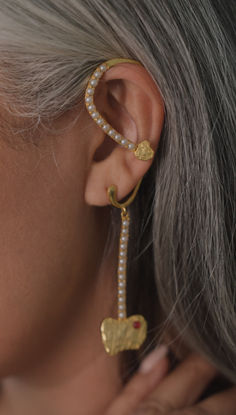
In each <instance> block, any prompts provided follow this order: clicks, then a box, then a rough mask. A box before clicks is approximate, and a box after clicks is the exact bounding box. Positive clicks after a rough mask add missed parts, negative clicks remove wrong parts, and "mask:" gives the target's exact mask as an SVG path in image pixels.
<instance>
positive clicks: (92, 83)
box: [85, 58, 154, 160]
mask: <svg viewBox="0 0 236 415" xmlns="http://www.w3.org/2000/svg"><path fill="white" fill-rule="evenodd" d="M124 62H129V63H134V64H138V65H141V63H140V62H138V61H136V60H133V59H125V58H116V59H110V60H108V61H106V62H104V63H102V64H101V65H99V66H98V67H97V68H96V69H95V71H94V72H93V74H92V75H91V76H90V78H89V81H88V84H87V87H86V91H85V104H86V108H87V110H88V112H89V114H90V115H91V117H92V118H93V119H94V121H95V122H96V123H97V125H98V126H99V127H101V128H102V129H103V131H104V132H105V133H106V134H107V135H109V136H110V137H111V138H112V139H113V140H114V141H116V142H117V143H118V144H120V145H121V146H122V147H124V148H127V149H129V150H131V151H133V152H134V154H135V156H136V157H137V158H138V159H139V160H149V159H151V158H153V156H154V151H153V149H152V148H151V147H150V143H149V141H148V140H143V141H141V142H140V143H139V144H134V143H133V142H132V141H130V140H128V139H127V138H125V137H123V136H122V135H121V134H120V133H118V131H116V130H115V129H114V128H113V127H112V126H111V125H110V124H109V123H108V122H107V121H106V120H105V119H104V118H103V117H102V116H101V114H100V113H99V112H98V110H97V108H96V106H95V104H94V101H93V95H94V92H95V88H96V86H97V85H98V82H99V79H101V77H102V76H103V74H104V73H105V72H106V71H107V70H108V69H110V68H111V67H112V66H114V65H117V64H118V63H124Z"/></svg>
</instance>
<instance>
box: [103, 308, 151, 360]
mask: <svg viewBox="0 0 236 415" xmlns="http://www.w3.org/2000/svg"><path fill="white" fill-rule="evenodd" d="M101 334H102V341H103V344H104V347H105V350H106V352H107V353H108V354H109V355H111V356H112V355H115V354H117V353H119V352H121V351H122V350H133V349H139V347H140V346H141V344H142V343H143V342H144V340H145V338H146V335H147V322H146V320H145V318H144V317H143V316H141V315H138V314H137V315H133V316H130V317H128V318H124V319H120V320H116V319H113V318H111V317H109V318H106V319H105V320H103V322H102V324H101Z"/></svg>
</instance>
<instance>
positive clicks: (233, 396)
mask: <svg viewBox="0 0 236 415" xmlns="http://www.w3.org/2000/svg"><path fill="white" fill-rule="evenodd" d="M197 408H199V409H201V410H202V412H203V413H206V414H209V415H222V414H227V415H236V387H233V388H230V389H228V390H226V391H224V392H220V393H218V394H217V395H213V396H210V397H209V398H207V399H205V400H204V401H202V402H200V403H199V404H198V405H197Z"/></svg>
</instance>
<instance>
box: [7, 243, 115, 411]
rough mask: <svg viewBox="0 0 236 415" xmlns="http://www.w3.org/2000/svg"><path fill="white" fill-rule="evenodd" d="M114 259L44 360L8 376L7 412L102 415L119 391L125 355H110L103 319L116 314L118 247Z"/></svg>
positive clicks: (91, 287)
mask: <svg viewBox="0 0 236 415" xmlns="http://www.w3.org/2000/svg"><path fill="white" fill-rule="evenodd" d="M109 258H110V259H109V264H108V263H107V262H106V263H105V262H104V264H103V265H102V266H101V268H100V270H99V275H98V277H97V278H93V282H92V283H91V281H90V283H89V284H90V285H89V289H88V290H87V294H86V293H83V298H81V299H80V305H79V307H78V310H77V312H76V313H74V315H73V318H71V322H70V325H67V326H66V327H65V329H64V330H63V332H61V333H60V338H57V339H56V340H57V341H56V342H55V344H54V345H53V347H52V348H51V349H50V351H47V352H46V353H44V357H43V359H41V357H40V359H38V360H39V361H38V362H36V363H35V364H34V365H31V366H30V367H27V369H26V370H25V371H24V372H21V373H20V374H17V375H14V376H9V377H7V378H5V379H3V380H2V402H0V410H1V408H2V407H4V410H5V412H4V413H6V414H12V415H15V414H17V415H20V414H24V415H32V413H33V414H34V415H39V414H40V415H41V414H42V413H44V414H49V413H50V415H65V414H66V415H75V414H81V413H83V415H93V414H94V415H95V414H96V415H99V414H104V411H105V408H106V407H107V405H108V404H109V403H110V401H111V400H113V399H114V397H115V395H117V393H118V392H119V390H120V388H121V379H120V375H119V364H120V355H117V356H114V357H110V356H108V355H107V354H106V352H105V350H104V346H103V344H102V341H101V334H100V324H101V321H102V320H103V318H104V317H108V316H115V315H116V301H115V299H116V259H117V251H116V249H115V250H114V255H113V257H112V256H111V255H110V256H109ZM104 298H107V299H109V301H110V302H109V303H108V302H104ZM91 397H92V399H91ZM2 412H3V410H2Z"/></svg>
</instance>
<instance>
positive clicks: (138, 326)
mask: <svg viewBox="0 0 236 415" xmlns="http://www.w3.org/2000/svg"><path fill="white" fill-rule="evenodd" d="M133 327H134V328H135V329H140V327H141V323H140V321H134V322H133Z"/></svg>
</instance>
